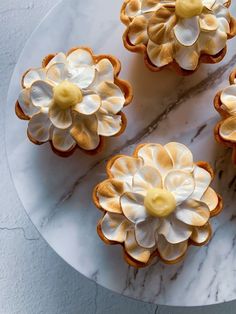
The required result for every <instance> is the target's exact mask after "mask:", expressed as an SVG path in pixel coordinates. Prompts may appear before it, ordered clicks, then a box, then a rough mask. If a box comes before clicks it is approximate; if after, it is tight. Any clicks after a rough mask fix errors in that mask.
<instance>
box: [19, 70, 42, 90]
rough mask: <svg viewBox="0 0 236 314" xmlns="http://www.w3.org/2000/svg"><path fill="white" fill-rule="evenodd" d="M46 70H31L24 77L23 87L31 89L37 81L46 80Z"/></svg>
mask: <svg viewBox="0 0 236 314" xmlns="http://www.w3.org/2000/svg"><path fill="white" fill-rule="evenodd" d="M45 78H46V76H45V70H44V69H42V68H39V69H32V70H29V71H28V72H27V73H26V74H25V75H24V77H23V82H22V83H23V87H25V88H29V87H31V85H32V84H33V83H34V82H36V81H43V80H45Z"/></svg>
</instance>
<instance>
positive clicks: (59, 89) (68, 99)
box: [53, 81, 83, 109]
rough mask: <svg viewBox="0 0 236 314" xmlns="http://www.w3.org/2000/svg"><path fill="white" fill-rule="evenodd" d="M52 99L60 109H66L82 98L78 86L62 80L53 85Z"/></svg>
mask: <svg viewBox="0 0 236 314" xmlns="http://www.w3.org/2000/svg"><path fill="white" fill-rule="evenodd" d="M53 100H54V103H55V104H57V105H58V106H59V107H60V108H61V109H68V108H70V107H73V106H75V105H76V104H78V103H80V102H81V101H82V100H83V95H82V92H81V90H80V88H79V87H78V86H76V85H75V84H73V83H70V82H68V81H64V82H62V83H60V84H59V85H57V86H55V87H54V90H53Z"/></svg>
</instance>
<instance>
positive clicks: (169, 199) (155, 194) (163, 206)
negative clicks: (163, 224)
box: [144, 188, 176, 218]
mask: <svg viewBox="0 0 236 314" xmlns="http://www.w3.org/2000/svg"><path fill="white" fill-rule="evenodd" d="M144 206H145V207H146V210H147V211H148V213H149V214H150V215H151V216H154V217H159V218H163V217H166V216H169V215H170V214H171V213H172V212H173V211H174V210H175V208H176V200H175V198H174V196H173V195H172V193H170V192H169V191H167V190H164V189H158V188H157V189H150V190H148V192H147V195H146V197H145V199H144Z"/></svg>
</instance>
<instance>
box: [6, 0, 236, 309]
mask: <svg viewBox="0 0 236 314" xmlns="http://www.w3.org/2000/svg"><path fill="white" fill-rule="evenodd" d="M121 4H122V0H115V1H111V0H87V1H82V0H80V1H78V0H65V1H63V2H60V3H59V4H58V5H57V6H56V7H55V8H54V9H53V10H52V11H51V12H50V14H49V15H48V16H47V17H46V18H45V19H44V20H43V22H42V23H41V25H40V26H39V27H38V28H37V29H36V31H35V32H34V33H33V35H32V36H31V38H30V39H29V41H28V42H27V44H26V46H25V48H24V50H23V52H22V55H21V57H20V59H19V61H18V63H17V65H16V68H15V71H14V74H13V77H12V80H11V84H10V88H9V95H8V102H7V110H6V147H7V154H8V159H9V167H10V170H11V173H12V179H13V181H14V184H15V187H16V190H17V192H18V195H19V197H20V199H21V201H22V203H23V205H24V208H25V209H26V211H27V213H28V215H29V216H30V218H31V219H32V221H33V223H34V224H35V226H36V227H37V228H38V230H39V232H40V233H41V234H42V236H43V237H44V238H45V239H46V241H47V242H48V243H49V244H50V245H51V247H52V248H53V249H54V250H55V251H56V252H57V253H58V254H59V255H60V256H61V257H62V258H63V259H64V260H65V261H67V263H69V264H70V265H71V266H73V267H74V268H75V269H76V270H78V271H79V272H80V273H82V274H84V275H85V276H87V277H88V278H90V279H92V280H94V281H96V282H97V283H99V284H100V285H102V286H104V287H107V288H108V289H111V290H113V291H116V292H118V293H121V294H123V295H126V296H130V297H134V298H137V299H139V300H143V301H149V302H153V303H157V304H165V305H179V306H196V305H207V304H213V303H219V302H224V301H229V300H232V299H236V248H235V243H236V219H235V218H236V208H235V207H236V206H235V205H236V193H235V191H236V171H235V169H233V167H232V164H231V160H230V155H231V152H230V151H229V150H224V149H223V148H222V147H221V146H219V145H218V144H216V143H215V140H214V138H213V127H214V124H215V123H216V121H217V120H218V114H217V113H216V112H215V110H214V108H213V105H212V100H213V97H214V95H215V93H216V92H217V91H218V90H219V89H221V88H223V86H225V85H227V80H228V75H229V73H230V71H231V70H232V69H233V67H234V66H235V64H236V54H235V49H234V47H235V43H236V40H232V41H230V43H229V49H228V53H227V56H226V58H225V59H224V61H223V62H221V63H220V64H219V65H212V66H210V65H209V66H201V68H200V70H199V71H198V72H197V73H196V74H194V75H193V76H192V77H191V78H189V77H187V78H182V77H178V76H177V75H175V74H174V73H171V72H168V71H163V72H162V73H151V72H149V71H148V70H147V69H146V68H145V66H144V64H143V59H142V57H141V56H137V55H135V54H132V53H129V52H128V51H126V50H125V49H124V48H123V45H122V41H121V36H122V33H123V31H124V27H123V25H122V24H121V23H120V22H119V11H120V7H121ZM232 9H233V13H234V14H235V15H236V3H233V5H232ZM78 45H89V46H91V47H93V49H94V51H95V52H96V53H110V54H115V55H116V56H117V57H119V58H120V60H121V61H122V64H123V69H122V73H121V77H122V78H125V79H128V80H129V81H130V82H131V83H132V85H133V87H134V94H135V98H134V101H133V105H131V106H129V107H128V108H127V109H126V114H127V116H128V121H129V124H128V128H127V131H126V133H125V134H124V135H123V136H121V137H120V138H119V139H118V138H116V139H113V140H110V141H108V142H107V145H106V149H105V151H104V152H103V153H102V154H100V155H98V156H96V157H88V156H87V155H84V154H83V153H81V152H76V153H75V154H74V155H73V156H72V157H70V158H68V159H63V158H60V157H57V156H56V155H54V154H53V153H52V152H51V149H50V147H49V145H47V144H46V145H43V146H41V147H38V146H35V145H32V144H31V143H30V142H29V141H28V140H27V137H26V127H27V123H26V122H24V121H20V120H18V119H17V118H16V116H15V114H14V104H15V101H16V99H17V95H18V93H19V90H20V85H19V82H20V77H21V74H22V73H23V72H24V71H25V70H26V69H28V68H29V67H32V66H35V67H37V66H39V65H40V61H41V59H42V58H43V57H44V56H45V55H46V54H48V53H50V52H59V51H67V50H68V49H69V48H70V47H73V46H78ZM170 140H171V141H180V142H183V143H184V144H187V145H188V146H190V148H191V149H192V150H193V152H194V155H195V157H196V160H199V159H205V160H207V161H209V162H211V164H212V165H213V166H214V167H215V168H216V180H215V189H216V190H217V191H219V192H221V193H222V194H223V197H224V200H225V209H224V212H223V213H222V214H221V216H220V217H217V218H215V219H214V220H213V228H214V234H213V239H212V241H211V242H210V244H209V245H208V246H206V247H204V248H193V247H191V248H190V250H189V252H188V254H187V257H186V259H185V261H184V262H183V263H180V264H177V265H174V266H165V265H163V264H162V263H154V264H153V265H151V266H150V267H149V268H146V269H142V270H139V271H137V270H135V269H133V268H131V267H128V266H127V265H126V264H125V263H124V261H123V257H122V252H121V248H120V247H119V246H117V247H108V246H106V245H104V244H103V243H102V242H101V241H100V239H99V238H98V236H97V234H96V223H97V221H98V219H99V217H100V215H101V214H100V212H99V211H98V210H97V209H96V208H95V207H94V205H93V204H92V202H91V193H92V188H93V186H94V185H95V184H96V183H98V182H99V181H101V180H103V179H104V178H105V172H104V170H105V161H106V160H107V159H108V158H109V157H110V156H112V155H113V154H115V153H131V152H132V151H133V148H134V146H135V145H136V144H138V143H140V142H155V141H157V142H161V143H166V142H168V141H170ZM52 267H53V265H52Z"/></svg>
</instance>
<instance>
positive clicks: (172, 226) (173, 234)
mask: <svg viewBox="0 0 236 314" xmlns="http://www.w3.org/2000/svg"><path fill="white" fill-rule="evenodd" d="M158 234H162V235H163V236H164V237H165V239H166V240H167V241H168V242H169V243H172V244H176V243H180V242H183V241H185V240H188V239H189V237H190V236H191V234H192V228H191V227H190V226H188V225H186V224H185V223H183V222H181V221H179V220H177V219H176V218H175V217H174V216H170V217H168V218H166V219H162V221H161V225H160V228H159V229H158Z"/></svg>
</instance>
